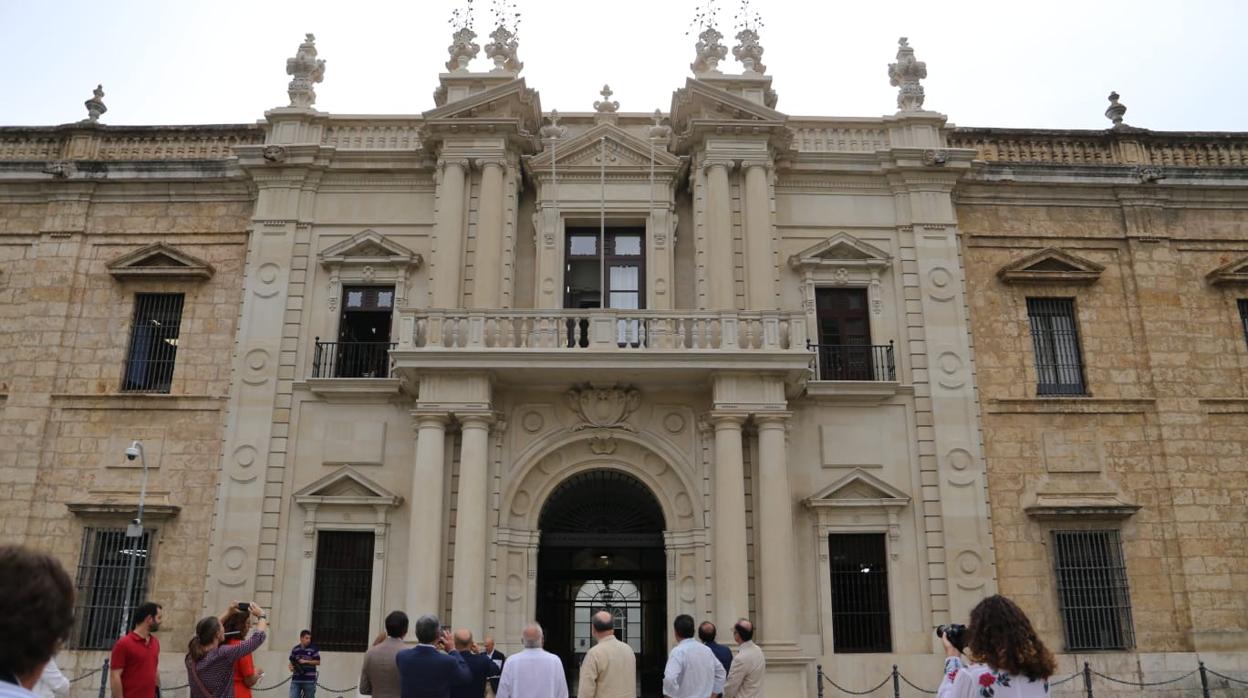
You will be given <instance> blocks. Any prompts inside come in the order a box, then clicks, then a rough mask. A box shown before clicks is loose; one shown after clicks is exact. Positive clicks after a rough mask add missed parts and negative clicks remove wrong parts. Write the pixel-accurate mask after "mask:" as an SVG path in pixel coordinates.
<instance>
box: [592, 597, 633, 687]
mask: <svg viewBox="0 0 1248 698" xmlns="http://www.w3.org/2000/svg"><path fill="white" fill-rule="evenodd" d="M590 624H591V625H592V627H593V631H594V638H596V639H597V640H598V642H597V644H595V645H594V646H593V647H591V648H589V652H587V653H586V654H585V661H584V662H582V663H581V680H580V683H579V684H578V688H577V698H636V696H637V657H636V656H634V655H633V648H632V647H629V646H628V645H626V644H624V643H623V642H620V641H619V640H617V639H615V622H614V619H613V618H612V617H611V614H610V613H609V612H607V611H599V612H597V613H595V614H594V617H593V618H592V619H591V620H590Z"/></svg>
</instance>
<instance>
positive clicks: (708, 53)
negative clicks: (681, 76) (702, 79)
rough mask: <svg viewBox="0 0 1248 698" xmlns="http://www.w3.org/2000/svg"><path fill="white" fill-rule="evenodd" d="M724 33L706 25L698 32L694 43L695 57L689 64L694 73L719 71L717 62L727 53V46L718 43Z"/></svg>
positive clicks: (701, 73)
mask: <svg viewBox="0 0 1248 698" xmlns="http://www.w3.org/2000/svg"><path fill="white" fill-rule="evenodd" d="M723 38H724V35H723V34H721V33H720V32H719V30H718V29H716V28H715V27H706V28H705V29H703V30H702V33H701V34H698V43H696V44H694V47H693V48H694V51H695V52H696V54H697V57H696V58H695V59H694V61H693V63H691V64H690V65H689V67H690V68H692V69H693V74H694V75H703V74H705V73H719V72H720V71H719V62H720V61H722V60H724V57H725V56H727V55H728V47H727V46H724V45H723V44H722V43H720V40H721V39H723Z"/></svg>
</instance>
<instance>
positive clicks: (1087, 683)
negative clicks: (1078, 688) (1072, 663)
mask: <svg viewBox="0 0 1248 698" xmlns="http://www.w3.org/2000/svg"><path fill="white" fill-rule="evenodd" d="M1083 687H1084V689H1085V690H1087V692H1088V698H1094V696H1093V695H1092V667H1090V666H1088V663H1087V662H1084V663H1083Z"/></svg>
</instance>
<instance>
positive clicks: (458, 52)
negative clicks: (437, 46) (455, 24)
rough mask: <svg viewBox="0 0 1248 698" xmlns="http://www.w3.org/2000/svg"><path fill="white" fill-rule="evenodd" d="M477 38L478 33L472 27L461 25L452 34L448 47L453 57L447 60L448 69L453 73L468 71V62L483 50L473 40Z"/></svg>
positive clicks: (447, 50)
mask: <svg viewBox="0 0 1248 698" xmlns="http://www.w3.org/2000/svg"><path fill="white" fill-rule="evenodd" d="M475 38H477V33H476V32H474V31H473V30H472V27H461V28H460V29H459V30H458V31H456V32H455V33H454V34H452V35H451V45H450V46H449V47H448V48H447V49H446V52H447V53H449V54H451V59H450V60H449V61H447V62H446V69H447V70H449V71H451V72H452V73H466V72H468V64H469V63H471V62H472V59H474V58H476V57H477V54H478V53H480V52H481V47H480V46H478V45H477V44H474V43H473V42H472V40H473V39H475Z"/></svg>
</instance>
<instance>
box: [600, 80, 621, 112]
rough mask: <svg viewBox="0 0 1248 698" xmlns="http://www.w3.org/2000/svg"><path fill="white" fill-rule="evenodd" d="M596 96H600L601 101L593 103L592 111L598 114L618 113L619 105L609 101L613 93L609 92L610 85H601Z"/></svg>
mask: <svg viewBox="0 0 1248 698" xmlns="http://www.w3.org/2000/svg"><path fill="white" fill-rule="evenodd" d="M598 94H600V95H602V101H600V102H599V101H595V102H594V111H596V112H598V113H599V114H614V113H615V112H617V111H619V109H620V103H619V102H614V101H612V100H611V95H613V94H615V93H614V92H612V91H611V86H610V85H603V86H602V91H601V92H599V93H598Z"/></svg>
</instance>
